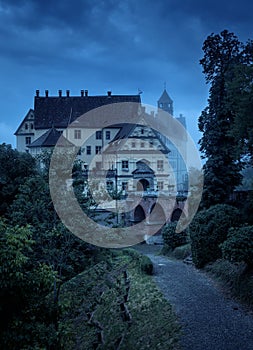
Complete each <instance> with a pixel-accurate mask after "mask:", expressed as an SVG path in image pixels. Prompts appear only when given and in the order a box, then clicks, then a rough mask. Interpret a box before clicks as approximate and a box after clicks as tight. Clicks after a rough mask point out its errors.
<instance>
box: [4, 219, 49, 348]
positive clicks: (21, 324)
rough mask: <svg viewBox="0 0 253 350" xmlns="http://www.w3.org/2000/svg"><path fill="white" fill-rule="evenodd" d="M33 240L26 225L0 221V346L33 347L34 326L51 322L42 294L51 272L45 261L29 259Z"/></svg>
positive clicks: (47, 285)
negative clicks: (20, 225)
mask: <svg viewBox="0 0 253 350" xmlns="http://www.w3.org/2000/svg"><path fill="white" fill-rule="evenodd" d="M33 244H34V241H33V240H32V239H31V231H30V230H29V227H23V228H22V227H18V226H16V227H10V226H8V225H6V223H5V222H4V221H0V272H1V281H0V282H1V292H0V296H1V298H0V300H1V302H0V316H1V320H2V323H1V341H0V345H1V348H5V349H7V348H8V349H14V348H17V344H18V347H19V348H24V347H25V346H27V344H28V343H30V344H31V345H32V344H33V345H34V348H35V347H36V345H38V343H37V340H38V338H39V337H40V336H39V335H38V334H36V333H37V332H38V328H41V327H42V326H43V323H44V322H45V320H48V321H47V322H48V323H47V324H48V325H49V324H50V326H49V328H51V327H52V326H53V322H52V320H51V321H50V318H48V316H49V314H50V310H49V309H48V306H47V305H44V303H43V297H45V295H46V294H47V293H49V292H50V290H52V287H53V282H54V279H55V273H54V271H53V270H52V268H51V267H50V266H48V265H46V264H45V263H40V262H37V263H34V262H33V261H32V260H31V259H30V257H29V256H30V253H31V251H32V246H33ZM38 311H39V315H38ZM38 316H39V317H38ZM35 319H36V320H37V322H36V323H34V324H33V321H34V320H35ZM37 327H38V328H37ZM44 329H45V331H46V332H48V329H47V327H45V326H44ZM25 334H26V336H24V335H25ZM35 334H36V337H35V338H34V335H35ZM48 340H49V339H48ZM45 345H46V342H45Z"/></svg>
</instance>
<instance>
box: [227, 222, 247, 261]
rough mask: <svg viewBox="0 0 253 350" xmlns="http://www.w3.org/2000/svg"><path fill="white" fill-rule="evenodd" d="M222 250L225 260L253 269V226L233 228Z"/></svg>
mask: <svg viewBox="0 0 253 350" xmlns="http://www.w3.org/2000/svg"><path fill="white" fill-rule="evenodd" d="M221 250H222V255H223V258H224V259H227V260H229V261H231V262H245V263H246V264H247V265H248V266H251V267H253V226H244V227H240V228H237V229H235V228H231V229H230V230H229V231H228V238H227V240H226V241H225V242H224V243H223V244H221Z"/></svg>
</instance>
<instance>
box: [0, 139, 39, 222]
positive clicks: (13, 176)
mask: <svg viewBox="0 0 253 350" xmlns="http://www.w3.org/2000/svg"><path fill="white" fill-rule="evenodd" d="M0 164H1V167H0V216H3V215H5V214H6V210H7V208H8V207H9V205H10V204H11V203H12V202H13V200H14V198H15V195H16V194H17V192H18V188H19V185H20V184H22V183H23V182H24V180H25V178H27V177H29V176H31V175H34V174H36V171H37V170H36V162H35V159H34V158H33V157H32V156H31V155H30V154H28V153H20V152H18V151H16V150H13V149H12V147H11V145H6V144H5V143H3V144H1V145H0Z"/></svg>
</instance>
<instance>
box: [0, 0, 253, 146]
mask: <svg viewBox="0 0 253 350" xmlns="http://www.w3.org/2000/svg"><path fill="white" fill-rule="evenodd" d="M239 5H240V6H239ZM252 12H253V3H252V2H250V1H245V2H244V1H241V2H240V4H238V1H230V2H229V5H228V3H227V2H226V1H224V0H221V1H199V0H184V1H181V2H179V1H176V0H169V1H165V0H164V1H161V0H157V1H151V0H140V1H136V0H135V1H134V0H129V1H120V0H119V1H116V0H106V1H102V0H100V1H92V0H83V1H82V0H76V1H74V2H71V1H67V0H61V1H58V0H56V1H49V0H45V1H40V0H16V1H15V0H2V1H1V0H0V51H1V57H0V74H1V77H2V78H1V83H0V94H1V96H2V97H3V96H4V98H3V99H2V101H1V106H2V108H1V119H0V120H1V121H2V122H5V123H8V125H9V128H13V132H14V131H15V128H16V127H17V125H18V124H19V122H20V121H21V119H22V118H23V116H24V115H25V113H26V112H27V110H28V109H29V108H31V107H32V103H33V101H32V98H33V95H34V91H35V89H41V90H43V89H49V91H50V93H52V94H56V93H57V90H58V89H70V90H71V93H72V92H73V94H79V90H80V89H83V88H85V89H89V90H90V92H91V93H92V94H104V93H106V91H107V90H108V89H112V91H113V93H115V94H128V93H129V94H135V93H137V92H138V88H139V89H141V90H142V91H143V92H144V93H143V95H142V100H143V101H144V102H146V103H150V104H155V103H156V101H157V99H158V98H159V96H160V94H161V93H162V90H163V86H164V82H165V81H166V82H167V90H168V92H169V94H170V95H171V97H172V98H173V100H174V104H175V111H176V114H179V113H184V114H185V115H186V118H187V124H188V126H189V129H192V130H193V131H192V132H194V130H197V126H196V124H197V117H198V116H199V114H200V112H201V109H203V108H204V106H205V103H206V98H207V91H208V90H207V86H206V85H205V81H204V77H203V75H202V73H201V67H200V66H199V59H200V58H201V57H202V51H201V47H202V44H203V41H204V40H205V38H206V37H207V35H209V34H211V33H212V32H215V33H217V32H220V31H222V30H223V29H228V30H229V31H232V32H234V33H235V34H236V35H238V37H239V39H241V40H242V41H246V40H247V39H248V38H250V37H251V35H252V24H251V23H252V19H251V14H252ZM9 128H8V130H9ZM194 128H195V129H194ZM1 136H2V134H1ZM3 141H5V142H13V138H11V136H10V135H6V138H5V139H3V140H0V142H3Z"/></svg>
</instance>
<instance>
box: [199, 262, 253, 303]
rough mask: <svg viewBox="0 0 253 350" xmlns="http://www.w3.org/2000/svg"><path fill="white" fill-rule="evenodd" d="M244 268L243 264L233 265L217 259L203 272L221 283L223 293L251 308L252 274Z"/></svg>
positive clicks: (252, 295) (252, 297) (252, 294)
mask: <svg viewBox="0 0 253 350" xmlns="http://www.w3.org/2000/svg"><path fill="white" fill-rule="evenodd" d="M246 267H247V265H246V264H245V263H237V264H233V263H231V262H230V261H228V260H224V259H218V260H216V261H215V262H214V263H212V264H208V265H207V266H206V267H205V270H206V271H208V272H209V273H211V274H212V275H213V276H214V277H215V278H216V279H217V281H218V282H219V283H221V286H222V289H223V291H225V292H228V293H229V295H233V296H235V297H236V298H238V299H239V300H241V301H242V302H244V303H246V304H248V305H249V306H251V307H253V279H252V272H251V271H249V270H247V268H246Z"/></svg>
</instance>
